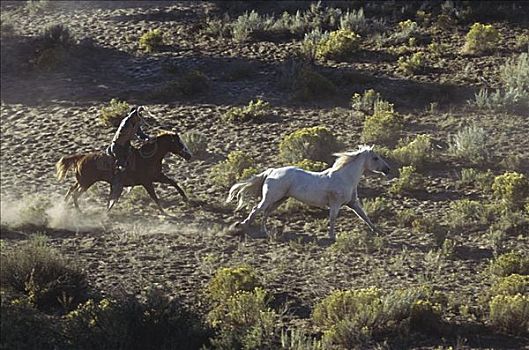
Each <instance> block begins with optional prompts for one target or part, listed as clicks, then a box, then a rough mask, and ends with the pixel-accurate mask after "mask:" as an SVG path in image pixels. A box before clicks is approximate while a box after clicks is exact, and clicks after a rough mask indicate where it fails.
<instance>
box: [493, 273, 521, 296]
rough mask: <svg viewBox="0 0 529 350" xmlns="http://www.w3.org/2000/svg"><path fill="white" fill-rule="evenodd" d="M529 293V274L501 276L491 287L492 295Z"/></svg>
mask: <svg viewBox="0 0 529 350" xmlns="http://www.w3.org/2000/svg"><path fill="white" fill-rule="evenodd" d="M516 294H522V295H529V276H527V275H525V276H524V275H518V274H512V275H508V276H506V277H502V278H499V279H498V280H497V281H495V282H494V284H493V285H492V286H491V287H490V295H491V296H495V295H511V296H512V295H516Z"/></svg>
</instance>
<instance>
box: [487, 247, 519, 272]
mask: <svg viewBox="0 0 529 350" xmlns="http://www.w3.org/2000/svg"><path fill="white" fill-rule="evenodd" d="M489 271H490V273H492V274H493V275H496V276H500V277H505V276H509V275H512V274H518V275H529V257H527V256H525V255H522V254H520V253H516V252H511V253H506V254H503V255H500V256H499V257H497V258H496V259H495V260H493V261H492V262H491V264H490V266H489Z"/></svg>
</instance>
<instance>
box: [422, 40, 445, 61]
mask: <svg viewBox="0 0 529 350" xmlns="http://www.w3.org/2000/svg"><path fill="white" fill-rule="evenodd" d="M427 47H428V52H429V53H430V54H431V55H433V56H434V57H439V56H442V55H443V54H446V53H447V52H449V50H450V47H449V46H448V45H447V44H443V43H440V42H437V41H434V42H432V43H430V44H428V46H427Z"/></svg>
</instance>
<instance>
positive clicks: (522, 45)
mask: <svg viewBox="0 0 529 350" xmlns="http://www.w3.org/2000/svg"><path fill="white" fill-rule="evenodd" d="M516 47H517V48H518V49H520V50H527V51H529V34H519V35H517V36H516Z"/></svg>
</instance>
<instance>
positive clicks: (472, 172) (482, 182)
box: [458, 168, 494, 192]
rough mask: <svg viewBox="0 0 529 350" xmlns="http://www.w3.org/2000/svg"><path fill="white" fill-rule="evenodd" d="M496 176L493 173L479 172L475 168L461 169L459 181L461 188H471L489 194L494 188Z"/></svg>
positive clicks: (488, 171)
mask: <svg viewBox="0 0 529 350" xmlns="http://www.w3.org/2000/svg"><path fill="white" fill-rule="evenodd" d="M493 182H494V174H493V173H492V171H490V169H489V170H487V171H479V170H476V169H473V168H464V169H461V179H460V180H459V181H458V185H459V186H470V187H474V188H477V189H479V190H481V191H483V192H488V191H490V190H491V188H492V183H493Z"/></svg>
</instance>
